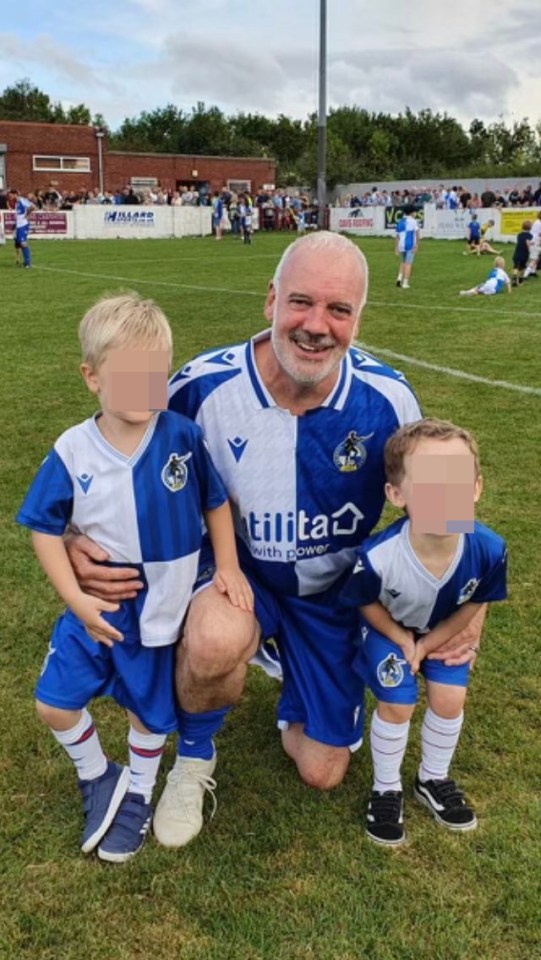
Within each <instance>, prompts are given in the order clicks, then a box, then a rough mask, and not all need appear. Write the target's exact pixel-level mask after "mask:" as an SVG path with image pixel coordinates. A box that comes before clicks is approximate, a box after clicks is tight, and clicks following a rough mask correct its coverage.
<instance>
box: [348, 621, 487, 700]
mask: <svg viewBox="0 0 541 960" xmlns="http://www.w3.org/2000/svg"><path fill="white" fill-rule="evenodd" d="M354 670H355V672H356V673H358V674H359V676H360V677H361V678H362V680H363V681H364V683H365V684H366V686H367V687H368V688H369V689H370V690H371V691H372V693H373V694H374V696H375V697H376V698H377V699H378V700H381V702H382V703H407V704H413V703H417V700H418V699H419V692H418V682H417V677H416V676H413V674H412V672H411V670H410V668H409V664H408V663H407V661H406V659H405V657H404V655H403V653H402V650H401V649H400V647H399V646H397V644H396V643H393V642H392V641H391V640H389V639H388V638H387V637H384V636H382V634H381V633H378V631H377V630H374V629H373V627H369V626H367V625H366V624H365V625H363V626H362V628H361V633H360V637H359V639H358V649H357V655H356V657H355V660H354ZM419 672H420V673H421V674H422V675H423V677H424V678H425V680H432V681H433V682H434V683H446V684H449V685H451V686H455V687H467V686H468V681H469V676H470V668H469V664H467V663H466V664H463V665H462V666H460V667H447V666H446V665H445V664H444V662H443V660H428V659H427V658H425V659H424V660H423V661H422V662H421V666H420V668H419Z"/></svg>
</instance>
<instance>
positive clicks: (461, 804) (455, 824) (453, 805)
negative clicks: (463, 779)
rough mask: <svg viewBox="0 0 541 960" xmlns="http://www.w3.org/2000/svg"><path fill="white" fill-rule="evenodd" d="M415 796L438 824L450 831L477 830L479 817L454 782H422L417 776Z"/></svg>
mask: <svg viewBox="0 0 541 960" xmlns="http://www.w3.org/2000/svg"><path fill="white" fill-rule="evenodd" d="M413 795H414V797H415V799H416V800H418V801H419V803H422V804H424V806H425V807H428V809H429V810H430V813H431V814H432V816H433V817H434V819H435V820H436V822H437V823H439V824H441V826H442V827H447V829H448V830H475V828H476V826H477V817H476V816H475V813H474V812H473V810H472V808H471V807H470V806H468V804H467V803H466V800H465V799H464V794H463V793H462V791H461V790H459V789H458V787H457V785H456V783H455V781H454V780H420V779H419V777H418V776H417V777H416V778H415V783H414V786H413Z"/></svg>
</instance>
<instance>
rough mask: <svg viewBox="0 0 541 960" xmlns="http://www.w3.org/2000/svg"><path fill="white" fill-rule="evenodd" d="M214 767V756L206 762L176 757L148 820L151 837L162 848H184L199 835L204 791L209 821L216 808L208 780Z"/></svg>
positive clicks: (210, 781)
mask: <svg viewBox="0 0 541 960" xmlns="http://www.w3.org/2000/svg"><path fill="white" fill-rule="evenodd" d="M215 767H216V753H214V756H213V757H212V759H210V760H194V759H192V758H191V757H177V759H176V762H175V766H174V767H173V769H172V770H171V772H170V773H169V774H168V776H167V783H166V785H165V789H164V791H163V793H162V795H161V797H160V799H159V801H158V805H157V807H156V810H155V812H154V818H153V820H152V829H153V831H154V836H155V837H156V840H157V841H158V843H161V844H162V846H164V847H184V846H185V845H186V844H187V843H189V842H190V840H193V838H194V837H196V836H197V834H198V833H200V831H201V828H202V826H203V802H204V799H205V793H206V792H208V793H209V794H210V796H211V797H212V813H211V819H212V817H213V816H214V814H215V813H216V807H217V806H218V802H217V800H216V797H215V796H214V791H215V789H216V780H214V779H213V777H212V774H213V773H214V768H215Z"/></svg>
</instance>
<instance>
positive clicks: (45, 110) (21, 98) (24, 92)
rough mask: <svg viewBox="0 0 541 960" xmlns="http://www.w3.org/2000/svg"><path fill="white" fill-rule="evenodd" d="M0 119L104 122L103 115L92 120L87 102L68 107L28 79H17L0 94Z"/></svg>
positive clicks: (37, 121)
mask: <svg viewBox="0 0 541 960" xmlns="http://www.w3.org/2000/svg"><path fill="white" fill-rule="evenodd" d="M0 120H18V121H19V120H27V121H34V122H36V123H73V124H77V123H79V124H84V125H86V124H89V123H92V122H94V124H95V125H96V126H100V125H103V124H102V123H101V124H100V121H103V117H101V115H99V114H98V115H97V116H96V117H95V118H94V121H92V117H91V114H90V110H89V109H88V107H87V106H85V104H84V103H79V104H78V105H77V106H75V107H68V109H67V110H65V109H64V108H63V107H62V105H61V104H60V103H53V102H52V100H51V99H50V97H49V96H48V95H47V94H46V93H42V91H41V90H39V89H38V87H33V86H32V84H31V83H30V81H29V80H28V79H26V78H25V79H24V80H18V81H17V82H16V83H14V84H13V86H12V87H6V88H5V90H4V91H3V93H2V94H1V96H0Z"/></svg>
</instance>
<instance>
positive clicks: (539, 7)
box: [0, 0, 541, 129]
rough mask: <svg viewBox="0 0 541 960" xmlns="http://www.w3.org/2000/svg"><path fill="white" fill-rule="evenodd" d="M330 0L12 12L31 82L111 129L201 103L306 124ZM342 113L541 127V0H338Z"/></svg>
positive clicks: (39, 2)
mask: <svg viewBox="0 0 541 960" xmlns="http://www.w3.org/2000/svg"><path fill="white" fill-rule="evenodd" d="M319 7H320V4H319V0H272V2H268V0H266V2H262V0H190V2H188V0H93V2H87V0H56V2H55V3H52V4H51V3H50V2H49V0H47V2H45V0H25V3H24V4H21V6H20V7H19V6H18V5H17V7H16V9H14V10H13V12H12V13H11V14H10V16H9V17H5V18H3V25H4V30H3V31H0V91H1V90H4V88H5V87H6V86H11V85H13V84H14V83H15V82H17V81H18V80H21V79H23V78H28V79H29V80H30V81H31V82H32V84H34V85H36V86H38V87H39V88H40V89H41V90H43V91H44V92H45V93H47V94H49V96H50V97H51V99H52V100H54V101H57V100H59V101H61V102H62V103H63V105H64V106H70V105H73V104H78V103H85V104H86V105H87V106H88V107H89V108H90V110H91V112H92V113H98V112H99V113H102V114H103V115H104V116H105V119H106V121H107V122H108V124H109V126H110V127H111V128H112V129H115V128H117V127H118V126H119V125H120V124H121V122H122V120H123V119H124V118H125V117H136V116H138V115H139V114H140V113H141V111H142V110H153V109H155V108H156V107H160V106H165V105H166V104H167V103H174V104H175V105H176V106H177V107H179V108H182V109H183V110H185V111H187V112H189V111H190V110H191V108H192V107H193V106H194V105H195V104H196V103H197V102H198V101H200V100H201V101H204V102H205V104H206V105H207V106H210V105H217V106H218V107H220V109H221V110H223V111H224V113H226V114H228V115H229V114H233V113H237V112H238V111H244V112H259V113H264V114H266V115H268V116H277V115H278V114H279V113H284V114H286V115H287V116H289V117H294V118H298V119H305V118H306V116H307V115H308V114H309V113H311V112H312V111H314V110H317V104H318V75H317V68H318V45H319ZM327 19H328V32H327V44H328V92H327V102H328V106H329V107H337V106H341V105H358V106H362V107H364V108H366V109H368V110H371V111H372V110H373V111H383V112H386V113H395V114H396V113H399V112H400V111H403V110H404V108H405V107H406V106H409V107H411V109H412V110H414V111H417V110H419V109H422V108H424V107H430V108H431V109H432V110H434V111H441V112H443V111H447V113H449V114H450V115H451V116H454V117H456V118H457V119H459V120H460V121H461V122H462V123H464V124H465V125H468V124H469V122H470V121H471V120H472V119H473V118H474V117H479V118H481V119H483V120H484V121H485V122H490V121H492V120H495V119H497V118H498V116H500V115H502V114H503V116H504V118H505V120H506V122H512V121H513V120H515V119H516V120H520V119H522V117H524V116H526V117H528V118H529V120H530V122H532V123H537V122H538V121H540V120H541V2H540V0H453V2H452V3H449V4H448V3H444V2H443V0H408V2H407V3H400V2H399V0H377V2H376V3H374V2H373V0H370V2H369V0H327Z"/></svg>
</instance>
